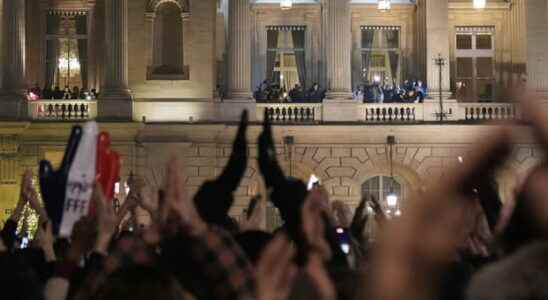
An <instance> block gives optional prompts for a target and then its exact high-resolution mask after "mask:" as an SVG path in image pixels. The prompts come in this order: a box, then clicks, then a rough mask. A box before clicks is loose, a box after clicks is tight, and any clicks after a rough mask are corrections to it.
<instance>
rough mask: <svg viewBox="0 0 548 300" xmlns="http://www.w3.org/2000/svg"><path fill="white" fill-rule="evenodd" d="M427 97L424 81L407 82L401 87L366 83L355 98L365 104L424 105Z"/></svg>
mask: <svg viewBox="0 0 548 300" xmlns="http://www.w3.org/2000/svg"><path fill="white" fill-rule="evenodd" d="M427 95H428V91H427V88H426V85H425V84H424V83H423V82H422V81H420V80H418V81H412V80H405V81H404V82H403V84H401V85H400V84H395V83H392V84H388V83H385V84H382V83H380V82H366V83H364V84H361V85H359V86H358V88H357V89H356V90H355V91H354V94H353V98H354V100H356V101H360V102H363V103H422V102H423V101H424V98H425V97H426V96H427Z"/></svg>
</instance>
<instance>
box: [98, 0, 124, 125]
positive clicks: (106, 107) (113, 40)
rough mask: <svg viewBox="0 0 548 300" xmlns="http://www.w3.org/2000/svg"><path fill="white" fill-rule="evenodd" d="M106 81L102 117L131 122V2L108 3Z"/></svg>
mask: <svg viewBox="0 0 548 300" xmlns="http://www.w3.org/2000/svg"><path fill="white" fill-rule="evenodd" d="M105 6H106V7H105V8H106V9H105V21H106V26H105V27H106V32H105V33H106V35H105V42H106V61H105V68H106V73H105V79H104V83H103V88H102V91H101V95H100V100H99V105H98V107H99V118H100V119H106V120H112V119H114V120H130V119H131V118H132V99H131V94H130V91H129V88H128V0H106V1H105Z"/></svg>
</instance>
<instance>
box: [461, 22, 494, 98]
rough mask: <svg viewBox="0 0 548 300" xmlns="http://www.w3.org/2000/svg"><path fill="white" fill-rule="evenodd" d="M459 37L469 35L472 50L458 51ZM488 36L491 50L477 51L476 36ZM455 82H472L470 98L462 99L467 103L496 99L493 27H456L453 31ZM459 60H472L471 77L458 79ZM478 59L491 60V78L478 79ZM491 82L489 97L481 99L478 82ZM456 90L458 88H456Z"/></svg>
mask: <svg viewBox="0 0 548 300" xmlns="http://www.w3.org/2000/svg"><path fill="white" fill-rule="evenodd" d="M459 35H471V36H472V48H471V49H458V48H457V47H458V46H457V39H458V36H459ZM481 35H489V36H491V49H477V36H481ZM454 41H455V71H454V76H455V77H454V78H455V82H460V81H461V80H471V81H472V98H471V99H464V100H465V101H467V102H493V101H495V99H496V50H495V48H496V35H495V27H494V26H466V27H463V26H456V30H455V36H454ZM459 58H471V59H472V77H459V64H458V59H459ZM478 58H490V59H491V68H492V70H491V77H479V76H478ZM482 80H483V81H486V80H487V81H490V82H491V87H492V91H491V96H490V97H489V98H481V97H480V96H479V95H478V94H479V81H482ZM457 88H458V87H457Z"/></svg>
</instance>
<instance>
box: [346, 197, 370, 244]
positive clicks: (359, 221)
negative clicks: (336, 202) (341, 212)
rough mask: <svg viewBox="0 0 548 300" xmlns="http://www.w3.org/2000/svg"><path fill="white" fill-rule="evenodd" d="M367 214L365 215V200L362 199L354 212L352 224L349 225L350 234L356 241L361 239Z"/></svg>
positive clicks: (367, 217) (364, 198)
mask: <svg viewBox="0 0 548 300" xmlns="http://www.w3.org/2000/svg"><path fill="white" fill-rule="evenodd" d="M368 219H369V214H368V213H367V198H366V197H363V198H362V200H361V201H360V204H359V205H358V207H357V208H356V212H354V217H353V218H352V223H350V233H351V234H352V236H354V237H355V238H357V239H360V240H361V239H362V237H363V231H364V230H365V226H366V225H367V221H368Z"/></svg>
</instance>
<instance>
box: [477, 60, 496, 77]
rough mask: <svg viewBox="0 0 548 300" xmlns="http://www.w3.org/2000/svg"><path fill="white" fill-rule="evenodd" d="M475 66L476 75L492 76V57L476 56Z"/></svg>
mask: <svg viewBox="0 0 548 300" xmlns="http://www.w3.org/2000/svg"><path fill="white" fill-rule="evenodd" d="M476 68H477V74H478V77H483V78H485V77H487V78H491V77H493V58H491V57H478V58H476Z"/></svg>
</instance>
